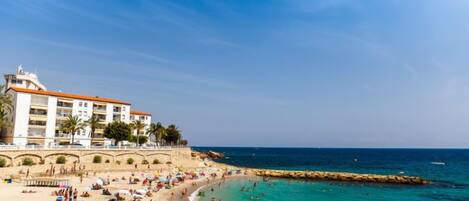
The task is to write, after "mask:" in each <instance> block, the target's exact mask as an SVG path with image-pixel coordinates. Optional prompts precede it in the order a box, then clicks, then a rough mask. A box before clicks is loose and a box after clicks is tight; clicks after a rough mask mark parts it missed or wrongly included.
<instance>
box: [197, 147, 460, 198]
mask: <svg viewBox="0 0 469 201" xmlns="http://www.w3.org/2000/svg"><path fill="white" fill-rule="evenodd" d="M196 149H200V150H214V151H219V152H224V153H225V154H226V156H227V157H228V158H227V159H223V160H221V162H225V163H230V164H234V165H238V166H244V167H258V168H270V169H288V170H326V171H347V172H357V173H380V174H404V175H413V176H421V177H424V178H428V179H430V180H432V181H433V182H432V184H431V185H427V186H405V185H384V184H363V183H353V182H327V181H294V180H288V179H270V180H267V181H264V180H262V179H258V180H256V181H250V180H242V179H236V180H228V181H227V182H225V183H222V184H221V185H214V186H211V187H208V188H205V189H203V190H202V191H204V193H205V195H206V196H204V197H201V198H200V200H202V201H210V200H212V199H213V198H216V200H217V201H218V200H220V199H221V200H225V201H245V200H265V201H287V200H295V201H306V200H308V201H310V200H315V201H336V200H337V201H338V200H344V201H345V200H347V201H355V200H357V201H358V200H361V201H363V200H378V201H396V200H405V201H436V200H439V201H469V150H449V149H446V150H436V149H284V148H282V149H277V148H196ZM435 162H437V164H435ZM441 163H444V165H441ZM254 182H255V183H256V186H255V187H254ZM211 188H213V192H212V191H211Z"/></svg>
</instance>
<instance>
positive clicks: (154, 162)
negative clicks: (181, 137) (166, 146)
mask: <svg viewBox="0 0 469 201" xmlns="http://www.w3.org/2000/svg"><path fill="white" fill-rule="evenodd" d="M153 164H161V163H160V161H159V160H158V159H154V160H153Z"/></svg>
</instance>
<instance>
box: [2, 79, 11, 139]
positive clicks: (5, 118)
mask: <svg viewBox="0 0 469 201" xmlns="http://www.w3.org/2000/svg"><path fill="white" fill-rule="evenodd" d="M5 92H6V89H5V86H4V85H0V134H1V133H2V131H3V129H5V128H9V127H11V125H12V123H11V117H12V115H11V114H12V113H13V101H12V99H11V96H10V95H9V94H6V93H5Z"/></svg>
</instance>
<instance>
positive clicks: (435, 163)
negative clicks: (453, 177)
mask: <svg viewBox="0 0 469 201" xmlns="http://www.w3.org/2000/svg"><path fill="white" fill-rule="evenodd" d="M432 165H446V163H444V162H438V161H437V162H435V161H434V162H432Z"/></svg>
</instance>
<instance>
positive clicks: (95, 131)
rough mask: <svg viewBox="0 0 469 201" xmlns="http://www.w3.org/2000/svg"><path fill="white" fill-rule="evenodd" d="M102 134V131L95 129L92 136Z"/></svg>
mask: <svg viewBox="0 0 469 201" xmlns="http://www.w3.org/2000/svg"><path fill="white" fill-rule="evenodd" d="M103 133H104V129H96V130H94V134H103Z"/></svg>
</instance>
